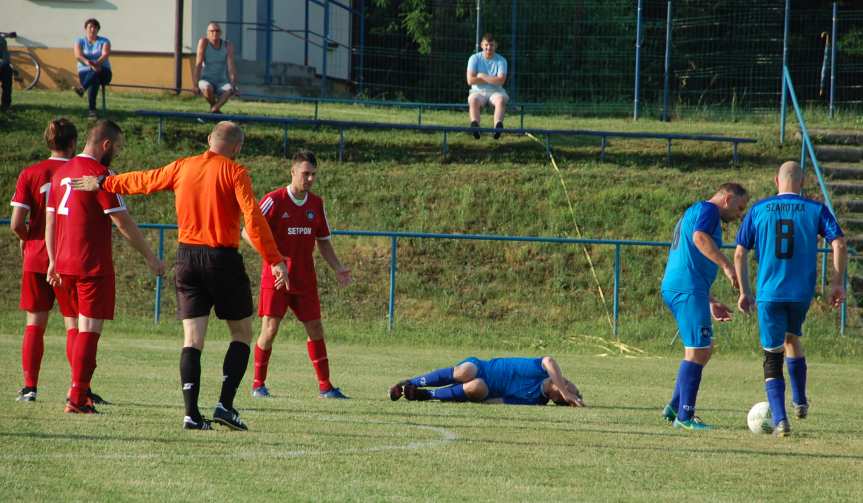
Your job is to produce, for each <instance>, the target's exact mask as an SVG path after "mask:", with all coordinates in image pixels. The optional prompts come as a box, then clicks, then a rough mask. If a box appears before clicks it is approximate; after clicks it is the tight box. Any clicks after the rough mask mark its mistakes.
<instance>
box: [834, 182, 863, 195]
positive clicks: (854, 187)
mask: <svg viewBox="0 0 863 503" xmlns="http://www.w3.org/2000/svg"><path fill="white" fill-rule="evenodd" d="M827 189H828V190H829V191H830V194H833V195H837V196H839V195H845V194H849V195H860V196H863V180H860V181H856V180H855V181H850V180H848V181H841V182H828V183H827Z"/></svg>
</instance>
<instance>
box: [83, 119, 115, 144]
mask: <svg viewBox="0 0 863 503" xmlns="http://www.w3.org/2000/svg"><path fill="white" fill-rule="evenodd" d="M122 134H123V130H122V129H120V126H118V125H117V123H116V122H114V121H112V120H109V119H100V120H98V121H96V125H95V126H93V128H92V129H90V133H89V134H88V135H87V144H88V145H95V144H97V143H99V142H101V141H104V140H111V143H116V142H117V140H118V139H119V138H120V136H121V135H122Z"/></svg>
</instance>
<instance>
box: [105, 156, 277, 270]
mask: <svg viewBox="0 0 863 503" xmlns="http://www.w3.org/2000/svg"><path fill="white" fill-rule="evenodd" d="M102 188H103V189H104V190H106V191H109V192H114V193H116V194H150V193H152V192H158V191H160V190H171V191H173V192H174V196H175V206H176V208H177V226H178V227H179V228H180V235H179V238H178V240H179V241H180V243H183V244H189V245H206V246H210V247H213V248H219V247H227V248H238V247H239V246H240V213H242V214H243V221H244V222H245V225H246V232H247V233H248V234H249V238H250V239H251V241H252V243H253V244H254V245H255V249H257V250H258V253H260V254H261V255H262V256H263V257H264V258H265V259H266V260H267V262H268V263H270V264H276V263H279V262H281V261H282V255H281V254H280V253H279V249H278V248H277V247H276V242H275V240H273V234H272V232H271V231H270V226H269V225H268V224H267V221H266V220H265V219H264V216H263V215H262V214H261V209H260V208H259V207H258V203H257V199H256V198H255V194H254V193H253V192H252V180H251V178H249V173H248V170H247V169H246V168H245V167H244V166H242V165H241V164H238V163H236V162H234V161H233V160H231V159H229V158H227V157H225V156H223V155H220V154H216V153H214V152H211V151H207V152H204V153H203V154H201V155H196V156H192V157H185V158H183V159H177V160H176V161H174V162H172V163H171V164H168V165H167V166H164V167H161V168H158V169H151V170H147V171H133V172H130V173H123V174H121V175H115V176H109V177H107V178H106V179H105V181H104V182H103V183H102Z"/></svg>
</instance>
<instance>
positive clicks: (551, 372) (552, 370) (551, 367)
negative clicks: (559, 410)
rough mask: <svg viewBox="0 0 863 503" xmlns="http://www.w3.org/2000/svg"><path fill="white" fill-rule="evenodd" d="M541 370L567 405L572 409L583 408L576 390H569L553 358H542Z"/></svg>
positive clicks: (582, 402)
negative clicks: (542, 369)
mask: <svg viewBox="0 0 863 503" xmlns="http://www.w3.org/2000/svg"><path fill="white" fill-rule="evenodd" d="M542 368H544V369H545V371H546V372H548V377H550V378H551V382H552V383H553V384H554V385H555V386H556V387H557V389H559V390H560V394H561V395H563V399H564V400H566V401H567V403H569V404H570V405H572V406H574V407H584V401H583V400H582V399H581V395H580V394H579V393H578V390H577V389H576V390H572V389H570V387H569V386H568V385H567V384H568V381H567V380H566V379H565V378H564V377H563V372H561V370H560V366H559V365H558V364H557V362H556V361H555V359H554V358H552V357H550V356H546V357H544V358H543V359H542ZM573 387H574V385H573Z"/></svg>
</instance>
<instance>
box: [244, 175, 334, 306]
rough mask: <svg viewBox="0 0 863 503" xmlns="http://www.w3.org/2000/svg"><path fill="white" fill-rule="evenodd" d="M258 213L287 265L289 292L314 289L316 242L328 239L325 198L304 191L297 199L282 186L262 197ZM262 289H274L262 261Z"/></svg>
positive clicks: (270, 273) (316, 281)
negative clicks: (303, 194)
mask: <svg viewBox="0 0 863 503" xmlns="http://www.w3.org/2000/svg"><path fill="white" fill-rule="evenodd" d="M260 206H261V213H263V214H264V218H265V219H266V220H267V223H268V224H269V225H270V229H271V230H272V231H273V237H274V238H275V240H276V245H277V246H278V247H279V253H281V254H282V255H283V256H284V257H285V258H286V262H287V265H288V293H291V294H303V293H309V292H313V291H317V288H318V276H317V273H316V272H315V259H314V256H313V255H314V251H315V243H316V242H317V241H318V240H324V239H330V225H329V223H328V222H327V214H326V212H325V211H324V200H323V199H321V198H320V197H318V196H316V195H315V194H312V193H311V192H306V195H305V196H304V197H303V199H297V198H296V197H294V195H293V194H292V193H291V192H290V189H289V188H286V187H283V188H281V189H277V190H274V191H272V192H270V193H269V194H267V195H266V196H264V198H263V199H261V202H260ZM261 288H269V289H271V288H274V280H273V273H272V271H271V270H270V264H269V263H267V262H266V261H264V266H263V267H262V268H261Z"/></svg>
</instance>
